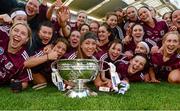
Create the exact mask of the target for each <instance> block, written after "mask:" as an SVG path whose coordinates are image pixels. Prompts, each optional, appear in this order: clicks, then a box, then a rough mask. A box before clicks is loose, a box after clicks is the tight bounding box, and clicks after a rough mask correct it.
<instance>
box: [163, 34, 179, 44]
mask: <svg viewBox="0 0 180 111" xmlns="http://www.w3.org/2000/svg"><path fill="white" fill-rule="evenodd" d="M170 34H174V35H177V37H178V39H179V43H180V34H179V32H178V31H171V32H168V33H166V34H165V35H164V36H163V38H162V44H163V43H164V41H165V40H166V38H167V36H168V35H170Z"/></svg>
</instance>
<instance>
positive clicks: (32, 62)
mask: <svg viewBox="0 0 180 111" xmlns="http://www.w3.org/2000/svg"><path fill="white" fill-rule="evenodd" d="M48 60H49V58H48V54H45V55H42V56H40V57H31V58H29V59H28V60H26V61H25V62H24V67H26V68H32V67H35V66H38V65H40V64H42V63H45V62H46V61H48Z"/></svg>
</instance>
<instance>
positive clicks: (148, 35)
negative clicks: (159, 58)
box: [142, 19, 169, 47]
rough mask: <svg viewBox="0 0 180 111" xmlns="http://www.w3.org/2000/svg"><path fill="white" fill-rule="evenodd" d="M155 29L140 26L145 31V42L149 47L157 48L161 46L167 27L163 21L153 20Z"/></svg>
mask: <svg viewBox="0 0 180 111" xmlns="http://www.w3.org/2000/svg"><path fill="white" fill-rule="evenodd" d="M154 22H155V27H154V28H152V27H149V26H148V25H146V24H145V23H144V24H142V25H143V28H144V31H145V36H144V39H145V42H147V43H148V44H150V46H155V45H157V46H159V47H161V45H162V37H163V36H164V35H165V34H166V33H167V32H168V30H169V29H168V25H167V24H166V22H165V21H161V20H156V19H154Z"/></svg>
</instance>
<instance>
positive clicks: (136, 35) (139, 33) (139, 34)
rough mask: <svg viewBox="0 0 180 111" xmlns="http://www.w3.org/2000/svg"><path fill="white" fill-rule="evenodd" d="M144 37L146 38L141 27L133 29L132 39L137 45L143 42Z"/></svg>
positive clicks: (137, 26) (136, 26)
mask: <svg viewBox="0 0 180 111" xmlns="http://www.w3.org/2000/svg"><path fill="white" fill-rule="evenodd" d="M143 36H144V30H143V27H142V26H141V25H135V26H134V27H133V28H132V37H133V39H134V41H135V42H137V43H138V42H140V41H142V39H143Z"/></svg>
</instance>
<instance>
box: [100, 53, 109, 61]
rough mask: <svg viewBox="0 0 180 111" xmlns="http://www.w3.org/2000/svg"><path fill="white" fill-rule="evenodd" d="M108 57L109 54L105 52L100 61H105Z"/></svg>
mask: <svg viewBox="0 0 180 111" xmlns="http://www.w3.org/2000/svg"><path fill="white" fill-rule="evenodd" d="M106 58H108V54H107V53H105V54H103V55H102V56H101V57H100V59H99V60H100V61H104V60H105V59H106Z"/></svg>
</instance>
